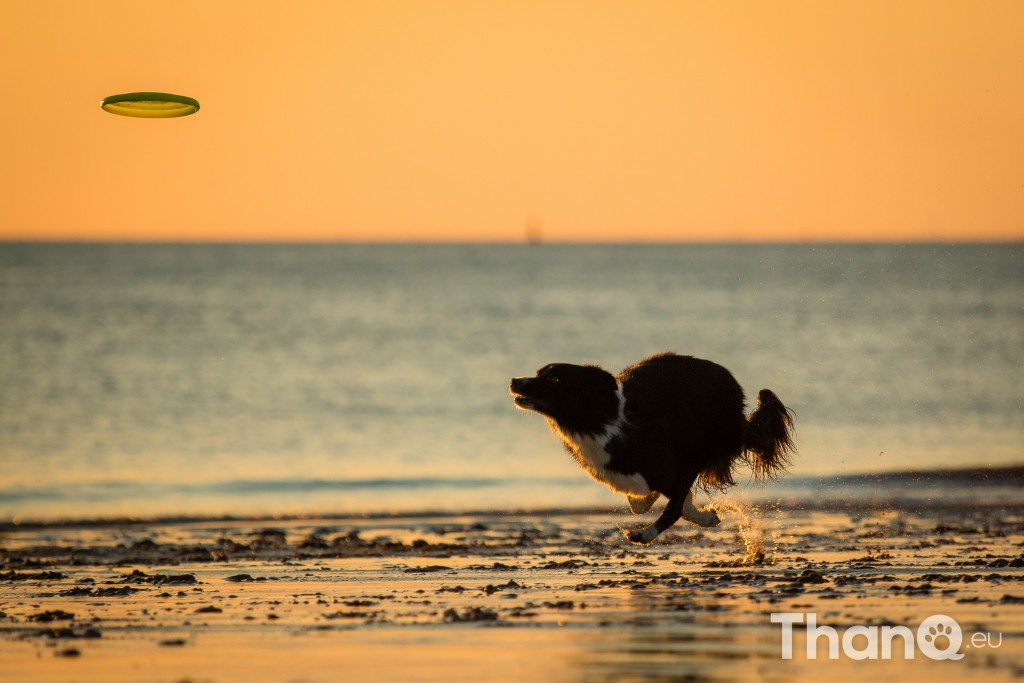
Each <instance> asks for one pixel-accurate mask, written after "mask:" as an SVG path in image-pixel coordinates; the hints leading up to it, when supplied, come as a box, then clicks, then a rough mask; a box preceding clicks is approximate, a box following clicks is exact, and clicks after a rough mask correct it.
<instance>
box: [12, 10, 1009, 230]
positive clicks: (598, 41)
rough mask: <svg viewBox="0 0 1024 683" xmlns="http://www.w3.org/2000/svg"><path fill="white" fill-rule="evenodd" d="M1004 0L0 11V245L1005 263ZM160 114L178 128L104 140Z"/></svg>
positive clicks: (142, 129)
mask: <svg viewBox="0 0 1024 683" xmlns="http://www.w3.org/2000/svg"><path fill="white" fill-rule="evenodd" d="M1022 35H1024V2H1021V1H1020V0H1005V1H999V0H958V1H950V0H922V1H915V0H881V1H876V0H829V1H827V2H823V1H821V0H786V1H785V2H783V1H781V0H778V1H767V0H766V1H763V2H758V1H747V2H736V1H733V0H716V1H714V2H710V1H703V0H702V1H699V2H698V1H689V0H675V1H671V2H655V1H637V2H633V1H630V2H626V1H625V0H623V1H621V2H603V1H601V0H585V1H582V2H576V1H572V0H564V1H560V0H545V1H541V2H535V1H532V0H514V1H508V2H506V1H504V0H479V1H454V0H405V1H395V0H367V1H365V2H364V1H353V0H336V1H324V2H314V1H311V0H163V1H161V2H139V1H138V0H123V1H122V0H116V1H115V0H88V1H86V0H3V2H2V3H0V83H2V84H3V91H4V102H3V105H2V107H0V131H2V132H0V188H2V195H3V198H2V201H0V239H6V240H34V239H39V240H61V239H74V240H161V241H162V240H217V241H220V240H258V241H263V240H288V241H294V240H330V241H334V240H343V241H344V240H358V241H395V240H415V241H434V240H437V241H520V240H523V239H524V238H525V237H526V236H527V234H528V233H536V234H537V236H540V237H543V238H544V239H546V240H552V241H618V240H625V241H678V240H682V241H686V240H694V241H793V240H796V241H811V240H828V241H833V240H841V241H875V240H900V241H902V240H941V241H945V240H1020V239H1024V39H1022ZM142 90H156V91H164V92H172V93H179V94H183V95H188V96H191V97H194V98H196V99H198V100H199V101H200V103H201V105H202V108H201V110H200V111H199V112H198V113H196V114H195V115H193V116H190V117H185V118H180V119H161V120H153V119H134V118H128V117H121V116H116V115H113V114H109V113H106V112H104V111H103V110H102V109H101V108H100V106H99V103H100V100H101V99H102V98H103V97H105V96H107V95H113V94H117V93H123V92H132V91H142Z"/></svg>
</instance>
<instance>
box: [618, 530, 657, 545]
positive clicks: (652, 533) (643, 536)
mask: <svg viewBox="0 0 1024 683" xmlns="http://www.w3.org/2000/svg"><path fill="white" fill-rule="evenodd" d="M623 533H625V534H626V538H628V539H629V542H630V543H635V544H636V545H650V544H651V543H652V542H653V541H654V539H655V538H657V537H658V531H657V529H655V528H654V527H646V528H643V529H624V530H623Z"/></svg>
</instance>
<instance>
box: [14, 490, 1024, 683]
mask: <svg viewBox="0 0 1024 683" xmlns="http://www.w3.org/2000/svg"><path fill="white" fill-rule="evenodd" d="M715 504H716V506H717V508H718V509H719V511H720V513H721V514H722V517H723V524H722V525H721V526H720V527H718V528H715V529H709V530H701V529H697V528H696V527H692V526H684V525H681V526H678V527H676V528H674V529H672V530H671V531H670V532H669V533H667V534H665V535H664V536H663V537H662V538H660V539H658V542H657V543H656V544H654V545H652V546H650V547H637V546H633V545H631V544H629V543H628V542H627V541H626V540H625V538H624V537H623V536H622V534H621V532H620V531H619V528H618V527H625V526H629V525H632V524H637V523H638V520H637V519H636V518H631V517H630V516H628V515H627V514H625V513H624V512H623V511H620V510H611V511H549V512H532V513H531V512H520V513H475V514H465V515H452V514H448V515H436V516H426V515H425V516H415V515H412V516H406V517H377V518H330V519H287V520H177V521H152V522H136V523H128V522H120V523H114V522H110V523H96V522H92V523H78V524H64V525H59V524H51V525H36V526H25V525H21V526H13V525H8V526H5V527H3V531H2V532H0V558H2V561H3V565H2V572H0V661H2V662H3V666H2V667H0V680H4V681H39V682H49V681H54V682H56V681H69V682H70V681H108V682H120V681H133V682H135V681H153V682H171V683H184V682H185V681H189V682H192V683H200V682H207V681H209V682H215V683H224V682H228V681H245V682H246V683H256V682H258V681H282V682H294V683H298V682H313V681H338V680H372V681H420V680H422V681H427V680H429V681H437V680H445V681H452V680H457V681H461V680H465V681H481V680H509V681H511V680H517V681H518V680H545V681H563V680H564V681H667V680H686V681H725V680H736V681H753V680H758V681H761V680H766V681H776V680H777V681H791V680H811V679H812V677H813V679H815V680H819V679H820V677H821V676H822V675H823V674H824V675H827V676H829V677H830V680H860V679H863V677H865V676H871V677H872V678H873V679H874V680H880V681H886V680H893V681H896V680H899V681H906V680H925V679H932V678H936V677H940V678H943V679H945V678H947V677H948V678H956V679H957V680H979V681H982V680H983V681H993V680H1019V679H1020V677H1021V676H1024V506H1014V505H997V506H988V507H976V508H971V509H964V508H963V507H962V506H944V505H942V504H941V503H939V504H933V505H927V504H920V505H916V506H914V507H913V508H908V507H904V508H901V509H896V508H891V507H885V506H877V505H868V504H861V505H856V504H849V505H833V506H829V507H820V508H815V507H813V506H811V507H807V506H802V507H801V508H800V509H790V508H787V507H785V506H779V505H776V506H762V507H760V508H758V507H754V506H752V505H749V504H742V503H737V502H735V501H733V500H731V499H728V498H724V497H723V498H719V499H717V501H716V503H715ZM772 613H776V614H783V613H788V614H790V615H793V614H796V615H799V618H800V622H799V623H795V624H793V625H792V626H791V628H792V632H791V634H790V636H791V643H790V644H791V646H792V658H791V659H783V657H782V652H783V645H784V642H783V641H784V637H783V636H784V633H783V625H782V624H781V623H773V622H772V617H771V615H772ZM807 615H813V618H814V619H815V620H816V626H818V627H820V626H822V625H828V626H830V627H832V628H834V629H835V630H836V633H837V643H838V647H839V651H838V656H837V657H836V658H831V659H830V658H829V637H828V635H827V634H826V635H819V636H818V637H817V638H816V639H815V643H816V646H817V647H816V649H815V652H814V654H815V656H814V658H809V657H808V654H809V653H808V651H807V648H806V640H807V638H806V634H807ZM934 615H945V617H948V618H951V620H953V621H955V623H950V622H949V621H947V622H946V623H944V624H939V631H936V632H934V633H932V632H929V631H928V624H925V627H923V628H924V631H923V632H922V633H921V634H918V629H919V627H921V625H922V623H923V622H925V621H926V620H927V619H928V618H929V617H933V616H934ZM789 618H790V619H792V618H793V617H789ZM933 621H934V620H933ZM886 626H888V627H890V628H891V627H894V626H905V627H907V628H908V629H909V630H910V631H911V632H913V633H914V637H912V638H910V641H912V642H908V641H907V639H906V638H896V639H895V640H894V643H895V644H894V645H893V646H892V653H891V656H890V657H889V658H885V657H884V656H883V652H882V650H881V649H880V648H878V647H877V646H873V645H872V641H871V638H872V635H871V634H872V633H875V634H876V635H877V634H878V633H879V632H881V629H882V627H886ZM851 628H860V629H861V630H862V631H863V634H862V635H857V636H855V637H854V635H853V634H854V633H855V632H856V631H854V632H851V634H850V638H849V643H847V642H846V641H845V638H846V636H847V634H846V631H848V630H849V629H851ZM954 628H955V629H956V630H957V631H958V632H959V634H961V635H962V643H961V645H960V647H956V646H955V643H954V642H952V639H953V638H955V637H956V635H957V634H956V633H954V632H953V629H954ZM935 638H939V640H935ZM927 641H931V642H930V645H932V646H934V647H933V648H932V650H931V652H932V654H934V653H935V652H938V653H939V657H938V658H937V657H933V656H929V654H928V652H929V651H928V647H929V645H928V644H926V643H927ZM908 646H909V648H910V652H909V654H911V655H913V658H912V659H908V658H907V657H906V655H907V654H908V651H907V649H906V648H907V647H908ZM865 653H866V654H865ZM872 655H874V656H872ZM959 655H963V657H962V658H960V657H959ZM876 657H877V658H876ZM941 657H945V658H941Z"/></svg>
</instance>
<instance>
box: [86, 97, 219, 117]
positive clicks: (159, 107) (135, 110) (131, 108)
mask: <svg viewBox="0 0 1024 683" xmlns="http://www.w3.org/2000/svg"><path fill="white" fill-rule="evenodd" d="M100 106H101V107H103V108H104V109H105V110H107V111H109V112H110V113H111V114H120V115H121V116H138V117H141V118H146V119H170V118H174V117H176V116H188V115H189V114H195V113H196V112H197V111H199V102H198V100H194V99H192V98H191V97H185V96H184V95H172V94H170V93H166V92H129V93H125V94H123V95H111V96H110V97H106V98H104V99H103V102H101V103H100Z"/></svg>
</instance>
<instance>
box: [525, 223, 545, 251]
mask: <svg viewBox="0 0 1024 683" xmlns="http://www.w3.org/2000/svg"><path fill="white" fill-rule="evenodd" d="M543 232H544V230H543V227H542V226H541V222H540V219H539V218H536V217H531V218H528V219H526V230H525V236H526V243H527V244H529V245H530V246H536V245H538V244H540V243H541V242H542V241H543Z"/></svg>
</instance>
